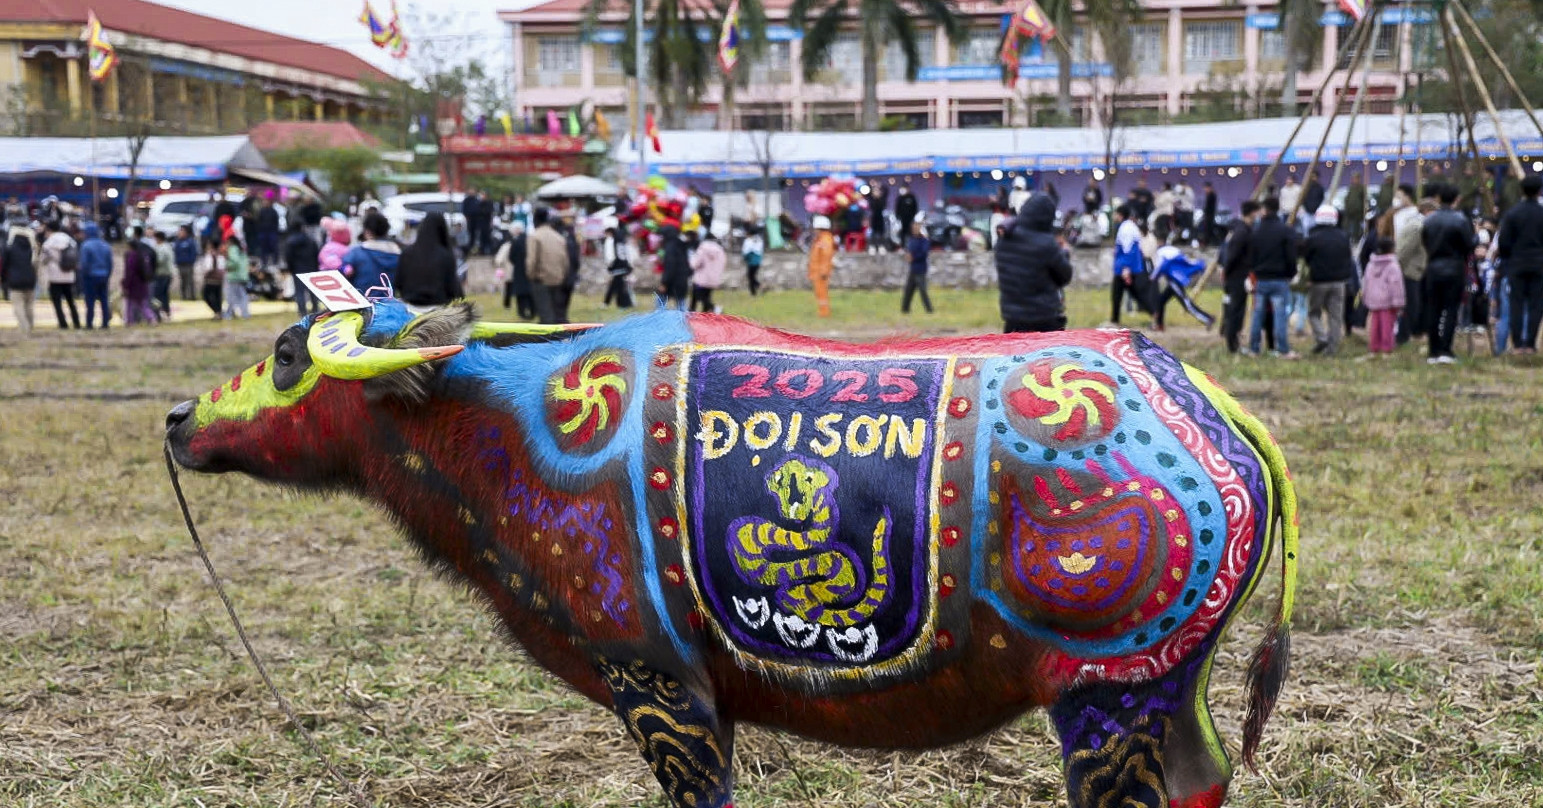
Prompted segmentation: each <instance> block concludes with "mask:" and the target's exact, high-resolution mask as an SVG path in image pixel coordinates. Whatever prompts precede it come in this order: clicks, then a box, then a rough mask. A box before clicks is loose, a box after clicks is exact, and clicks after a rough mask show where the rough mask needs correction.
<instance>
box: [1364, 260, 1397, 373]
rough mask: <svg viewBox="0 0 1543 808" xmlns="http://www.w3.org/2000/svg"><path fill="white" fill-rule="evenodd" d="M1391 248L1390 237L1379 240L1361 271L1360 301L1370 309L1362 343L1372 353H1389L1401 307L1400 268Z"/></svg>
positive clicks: (1385, 354)
mask: <svg viewBox="0 0 1543 808" xmlns="http://www.w3.org/2000/svg"><path fill="white" fill-rule="evenodd" d="M1393 249H1394V243H1393V239H1390V238H1384V239H1381V240H1379V241H1378V242H1377V253H1376V255H1373V256H1372V258H1371V260H1370V261H1367V262H1366V270H1365V271H1364V272H1362V273H1361V301H1362V302H1363V303H1365V304H1366V310H1367V311H1368V312H1370V315H1369V316H1368V317H1367V320H1366V342H1367V346H1368V348H1370V350H1371V355H1372V356H1377V355H1379V354H1380V355H1382V356H1389V355H1391V354H1392V353H1393V347H1394V343H1393V326H1394V325H1395V324H1396V323H1397V322H1398V314H1399V312H1400V311H1402V310H1403V308H1404V271H1403V270H1402V269H1401V268H1400V267H1399V265H1398V256H1397V255H1395V254H1394V252H1393Z"/></svg>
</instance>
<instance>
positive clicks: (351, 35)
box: [155, 0, 538, 73]
mask: <svg viewBox="0 0 1543 808" xmlns="http://www.w3.org/2000/svg"><path fill="white" fill-rule="evenodd" d="M537 1H538V0H398V5H399V6H400V8H401V11H402V16H403V17H404V18H409V17H411V16H412V13H413V8H412V7H414V6H416V7H417V8H418V9H419V10H423V11H428V10H429V9H432V10H433V13H435V14H445V13H449V14H452V15H454V16H455V17H457V18H458V24H457V25H454V26H451V27H447V28H440V29H437V30H434V31H416V30H413V28H412V27H411V26H409V27H407V29H406V31H405V33H406V34H407V39H408V41H409V43H411V42H412V41H413V40H414V39H415V38H419V37H434V38H437V39H440V40H441V41H445V38H447V37H465V39H464V40H462V41H464V42H465V44H466V48H465V50H466V51H467V52H468V56H477V55H480V56H481V57H482V58H483V59H484V61H487V62H490V63H493V64H503V63H504V59H505V52H506V50H507V47H508V46H507V44H506V43H505V42H504V41H503V38H502V34H503V30H504V29H503V26H501V25H500V24H499V22H498V18H497V16H496V14H497V12H498V11H500V10H505V9H515V8H524V7H525V6H530V5H535V3H536V2H537ZM155 2H158V3H161V4H163V5H168V6H177V7H178V8H185V9H187V10H189V11H196V12H198V13H200V14H205V15H208V16H211V17H219V18H221V19H228V20H230V21H232V22H238V23H241V24H243V25H250V26H252V27H254V28H262V29H266V30H269V31H276V32H278V33H281V34H286V35H288V36H294V37H299V38H301V39H309V40H313V41H316V42H323V43H326V44H328V45H332V46H335V47H339V48H344V49H346V50H350V51H353V52H354V53H357V54H359V55H360V56H362V57H364V58H365V59H368V60H369V61H370V62H371V63H373V64H375V65H377V66H379V67H380V68H381V69H382V70H385V71H387V72H390V73H394V72H395V71H396V68H397V67H398V65H396V64H395V60H393V59H391V58H390V57H389V56H387V55H386V54H385V52H384V51H382V50H380V49H379V48H376V47H375V46H374V45H372V44H371V43H370V39H369V35H368V33H367V32H366V29H365V27H364V26H363V25H362V24H361V23H360V22H359V14H360V12H361V11H362V10H363V9H364V0H238V2H231V0H155ZM372 4H373V5H374V6H375V10H376V12H377V13H379V14H382V15H389V14H390V13H391V0H373V3H372ZM458 50H459V48H458ZM411 61H412V60H411V59H409V60H408V62H411Z"/></svg>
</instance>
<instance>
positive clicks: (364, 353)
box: [307, 311, 465, 380]
mask: <svg viewBox="0 0 1543 808" xmlns="http://www.w3.org/2000/svg"><path fill="white" fill-rule="evenodd" d="M362 330H364V317H362V316H361V315H360V314H359V313H358V312H352V311H345V312H341V313H339V314H334V315H332V316H331V317H328V318H326V319H324V320H322V321H321V322H319V323H317V324H316V325H314V326H312V327H311V335H310V339H309V340H308V342H307V348H308V349H309V351H310V353H311V361H312V362H314V363H315V364H316V367H317V369H319V370H320V371H321V372H322V373H324V374H326V375H328V376H331V377H332V378H334V379H345V380H352V379H373V378H376V377H378V376H384V375H386V374H387V373H392V372H394V371H398V370H403V369H406V368H410V367H413V366H415V365H421V364H423V363H425V362H432V361H434V360H436V359H444V358H446V357H451V356H455V355H456V354H458V353H460V352H461V350H462V349H463V348H464V347H465V346H462V345H442V346H438V347H434V348H372V347H370V346H368V345H365V344H364V343H361V342H360V341H359V332H360V331H362Z"/></svg>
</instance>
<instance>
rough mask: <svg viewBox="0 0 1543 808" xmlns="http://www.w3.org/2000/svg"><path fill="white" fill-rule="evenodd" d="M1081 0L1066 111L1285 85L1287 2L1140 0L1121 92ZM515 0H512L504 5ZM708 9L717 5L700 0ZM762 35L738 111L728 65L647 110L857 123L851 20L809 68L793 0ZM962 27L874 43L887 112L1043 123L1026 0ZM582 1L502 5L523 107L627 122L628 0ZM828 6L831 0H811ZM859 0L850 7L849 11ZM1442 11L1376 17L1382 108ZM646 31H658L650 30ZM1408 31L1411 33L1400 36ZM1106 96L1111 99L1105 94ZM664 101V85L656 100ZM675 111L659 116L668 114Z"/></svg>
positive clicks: (1245, 105) (1246, 96) (1053, 65)
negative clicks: (1011, 61)
mask: <svg viewBox="0 0 1543 808" xmlns="http://www.w3.org/2000/svg"><path fill="white" fill-rule="evenodd" d="M1316 1H1317V4H1319V5H1321V6H1322V11H1321V17H1320V18H1319V19H1318V20H1317V21H1316V24H1317V25H1319V26H1320V27H1322V29H1323V36H1322V44H1321V46H1318V47H1317V48H1316V52H1315V53H1314V55H1313V58H1312V59H1311V60H1309V61H1310V64H1309V65H1308V66H1307V67H1306V68H1305V69H1304V70H1302V72H1301V74H1300V75H1299V77H1298V81H1297V85H1296V87H1297V99H1296V100H1297V103H1298V104H1305V103H1307V102H1308V101H1310V100H1311V99H1312V97H1313V91H1314V89H1315V88H1316V87H1318V86H1319V84H1320V83H1321V82H1322V80H1323V78H1324V74H1325V72H1326V71H1325V69H1324V68H1325V65H1332V64H1334V63H1335V59H1336V54H1337V53H1338V52H1339V48H1340V45H1341V44H1342V43H1343V42H1344V41H1345V39H1346V37H1347V36H1348V34H1349V33H1350V30H1351V29H1350V28H1349V23H1350V19H1349V17H1348V16H1347V15H1346V14H1344V13H1343V12H1342V11H1340V10H1338V8H1337V7H1336V3H1335V2H1334V0H1316ZM1089 2H1091V0H1085V1H1084V2H1081V3H1077V4H1076V6H1077V7H1078V8H1077V11H1076V17H1077V19H1076V20H1075V22H1074V23H1073V24H1072V25H1070V26H1067V27H1066V29H1064V30H1062V31H1061V36H1062V37H1064V39H1065V41H1066V44H1067V46H1068V48H1069V49H1070V51H1071V53H1070V60H1069V61H1070V65H1069V66H1068V71H1067V72H1068V73H1069V74H1070V76H1071V79H1072V80H1071V87H1070V90H1071V98H1070V102H1071V113H1072V116H1073V118H1074V119H1075V120H1076V122H1078V123H1082V124H1084V125H1087V124H1096V122H1097V121H1098V120H1099V119H1100V118H1101V117H1102V116H1103V109H1104V108H1105V107H1106V106H1107V105H1108V104H1109V103H1117V104H1118V106H1119V108H1120V109H1121V110H1122V111H1124V112H1125V114H1123V115H1122V117H1123V118H1124V119H1126V120H1127V121H1130V120H1137V119H1139V120H1142V121H1150V120H1174V119H1180V118H1182V117H1183V116H1185V115H1187V114H1192V113H1196V112H1197V111H1202V112H1203V111H1205V110H1206V109H1207V108H1209V107H1217V106H1228V105H1230V106H1233V107H1234V111H1235V112H1236V114H1237V115H1239V116H1243V115H1244V113H1245V111H1250V112H1251V111H1254V110H1256V109H1258V108H1263V109H1266V110H1268V109H1272V108H1274V107H1275V105H1278V104H1279V102H1280V98H1281V92H1282V91H1281V87H1282V86H1283V81H1284V75H1285V66H1286V60H1285V37H1284V32H1283V31H1282V30H1281V27H1280V15H1279V8H1280V2H1279V0H1246V2H1237V1H1236V0H1142V2H1141V4H1140V5H1141V7H1142V15H1141V18H1140V20H1139V21H1138V22H1136V23H1135V24H1133V25H1131V26H1130V29H1129V32H1130V48H1131V65H1132V67H1133V69H1134V74H1133V75H1132V76H1131V77H1130V78H1129V79H1128V80H1127V81H1125V82H1124V83H1123V84H1122V85H1121V86H1120V87H1119V88H1118V92H1117V93H1116V92H1115V91H1114V88H1113V84H1114V82H1113V79H1112V78H1111V76H1112V73H1113V69H1112V66H1111V65H1110V64H1109V63H1108V61H1107V60H1106V59H1105V58H1104V57H1103V47H1102V44H1101V43H1100V42H1099V41H1098V38H1097V37H1096V36H1092V35H1091V32H1090V29H1089V26H1088V25H1087V23H1086V19H1085V13H1084V11H1083V9H1085V8H1086V7H1087V5H1088V3H1089ZM511 5H514V3H512V2H511ZM698 5H699V6H700V7H701V8H703V9H709V10H710V9H711V8H712V7H713V4H711V3H706V4H698ZM762 5H763V6H764V8H765V11H766V19H767V30H766V31H765V35H766V39H767V43H766V48H765V50H764V52H763V53H762V54H761V55H760V56H759V57H758V58H755V59H750V60H748V62H747V66H748V70H745V69H743V68H742V70H743V74H742V75H743V83H742V84H741V85H740V86H739V87H738V88H737V89H736V90H735V92H734V103H733V107H732V115H726V114H721V113H723V112H726V111H727V110H726V109H725V107H724V103H723V102H724V99H723V92H722V87H721V84H722V83H721V81H720V79H719V76H718V75H717V74H716V71H714V73H715V74H714V75H713V76H711V79H710V81H709V83H708V89H707V92H706V93H705V95H704V97H703V98H702V99H701V102H700V103H699V104H698V105H696V106H695V107H694V108H693V109H690V110H686V111H681V110H663V109H660V108H659V107H658V105H657V103H655V104H654V105H653V108H654V111H655V112H656V113H659V114H660V117H661V118H662V119H666V120H669V119H673V123H674V124H675V125H676V126H678V127H679V128H682V129H706V128H713V127H715V126H716V127H721V128H728V127H730V126H732V128H734V129H740V130H745V129H772V130H811V131H832V130H847V129H854V128H856V126H857V124H858V120H859V118H860V112H861V108H862V41H861V38H860V35H859V32H858V30H857V19H856V17H855V16H851V15H850V14H849V15H848V16H847V17H846V18H844V19H843V21H842V28H841V32H840V34H839V35H838V37H837V40H836V42H835V44H834V45H833V46H832V47H831V49H830V51H829V53H828V55H827V59H826V61H825V64H824V66H823V69H821V70H819V71H816V74H815V75H813V76H806V75H805V74H804V71H803V70H802V69H800V67H801V65H802V63H803V40H804V32H803V31H802V30H800V29H799V28H798V27H797V26H795V25H793V24H792V21H791V20H790V19H789V9H790V8H791V6H792V0H764V2H763V4H762ZM955 5H956V6H957V8H958V10H959V13H960V15H961V16H962V17H963V19H964V22H965V25H966V30H965V34H964V37H963V38H962V39H961V40H960V41H958V42H950V41H949V39H948V37H946V36H941V35H940V34H939V31H938V30H937V29H936V28H935V27H934V26H933V25H932V24H931V23H927V22H922V23H920V24H919V25H918V31H917V34H918V36H917V42H916V44H917V50H918V51H919V54H918V55H919V57H920V59H919V62H918V64H917V67H918V71H917V75H916V77H915V78H914V80H908V79H907V77H906V72H905V60H904V58H903V55H902V53H901V49H900V46H899V44H898V43H897V42H894V41H891V42H889V43H887V45H886V47H885V48H884V50H883V52H882V53H881V54H880V55H879V64H878V73H879V75H878V88H877V93H876V94H877V97H878V103H879V111H880V115H881V117H883V118H885V119H888V121H889V122H890V123H892V124H896V125H899V126H900V127H901V128H907V129H951V128H988V127H1003V126H1009V125H1018V126H1023V125H1033V124H1043V123H1044V121H1045V119H1047V118H1049V117H1050V116H1052V115H1055V114H1056V106H1057V104H1056V101H1057V94H1058V88H1059V75H1060V64H1059V62H1058V58H1057V55H1056V53H1055V50H1054V48H1049V49H1047V48H1045V47H1042V46H1041V45H1040V43H1039V42H1037V41H1030V40H1029V39H1027V38H1025V39H1024V40H1021V41H1020V44H1021V47H1022V51H1021V59H1022V63H1021V68H1020V71H1019V78H1018V80H1017V81H1016V82H1013V83H1009V84H1005V85H1004V83H1003V74H1002V67H1001V57H1000V52H1001V47H1002V36H1003V32H1004V31H1005V30H1006V29H1007V25H1008V20H1009V18H1010V17H1011V15H1012V14H1013V13H1014V11H1015V10H1016V9H1017V8H1019V7H1021V5H1022V3H1021V2H1017V1H1016V0H1015V1H1014V2H995V1H994V0H993V1H990V2H988V1H987V0H959V2H957V3H956V4H955ZM589 6H590V2H589V0H547V2H538V3H536V4H535V5H529V6H525V7H523V8H519V9H511V10H507V11H502V12H500V13H499V18H500V19H501V20H503V22H504V24H505V25H506V26H507V27H508V31H509V38H510V40H511V45H512V47H511V54H512V56H513V62H514V64H513V82H512V84H513V89H514V94H515V99H516V109H515V111H514V112H515V115H516V116H517V117H521V118H526V119H531V120H536V121H539V120H541V119H542V117H543V116H544V115H545V113H546V111H547V110H556V111H558V113H559V115H561V114H563V111H564V110H566V109H568V108H569V107H575V106H583V107H591V106H592V107H594V108H596V109H599V110H601V111H602V112H604V113H605V114H606V115H607V116H608V117H610V118H611V119H612V120H617V121H626V120H628V116H627V112H626V110H627V109H628V105H629V103H630V102H629V99H630V90H629V84H630V82H629V80H628V79H627V77H626V75H625V74H624V72H623V67H622V65H623V64H624V62H625V61H627V60H624V58H623V55H622V53H621V49H622V48H623V47H626V45H625V43H626V40H627V36H626V31H625V26H626V25H627V24H628V20H629V19H630V14H629V13H628V9H630V7H631V3H629V2H625V0H611V2H610V4H609V5H608V6H607V8H606V10H605V11H603V12H601V13H599V14H597V15H594V18H593V19H591V18H590V17H589V15H588V14H587V9H588V8H589ZM816 6H817V7H819V8H823V7H825V6H824V5H821V4H816ZM859 6H860V4H849V8H852V9H856V8H858V7H859ZM699 19H700V20H701V23H700V25H699V29H698V30H699V35H700V36H701V37H703V38H704V40H707V41H709V42H716V40H717V36H718V32H717V29H716V28H715V27H713V25H712V24H711V22H710V19H709V14H708V12H701V16H700V17H699ZM1433 20H1434V15H1432V14H1430V13H1429V12H1428V10H1426V11H1422V10H1419V9H1408V8H1404V9H1390V10H1389V11H1388V13H1387V14H1385V15H1383V16H1382V18H1381V19H1380V23H1379V25H1378V27H1377V34H1376V40H1375V46H1374V48H1373V60H1372V67H1371V73H1370V84H1369V90H1368V95H1367V101H1368V104H1367V109H1368V111H1371V112H1389V111H1391V110H1392V109H1393V108H1394V105H1395V103H1396V102H1397V99H1399V98H1400V97H1406V96H1407V93H1406V91H1405V90H1406V83H1407V78H1408V76H1410V75H1412V71H1413V70H1414V48H1413V47H1410V46H1409V45H1410V43H1411V42H1415V41H1418V40H1420V39H1421V38H1422V37H1427V36H1428V34H1429V32H1428V30H1426V31H1424V32H1422V31H1421V29H1422V28H1426V29H1428V28H1429V26H1430V25H1431V24H1432V21H1433ZM645 36H651V33H650V34H645ZM1400 41H1402V42H1403V43H1404V46H1398V44H1397V43H1399V42H1400ZM1359 83H1360V82H1359V78H1357V79H1356V80H1355V81H1353V82H1351V81H1348V79H1347V76H1346V73H1345V72H1341V73H1339V74H1337V75H1335V76H1334V78H1333V80H1332V81H1331V82H1330V84H1329V87H1328V92H1327V93H1326V94H1325V96H1324V99H1325V100H1324V102H1323V106H1324V107H1325V108H1327V107H1329V106H1331V105H1333V104H1334V103H1336V102H1337V103H1340V104H1342V105H1345V106H1348V105H1349V104H1350V103H1351V99H1353V98H1354V96H1355V94H1356V92H1357V89H1356V87H1355V86H1353V85H1357V84H1359ZM1111 97H1113V99H1114V100H1113V101H1111V100H1110V99H1111ZM653 100H654V101H655V102H657V100H658V99H657V96H654V97H653ZM667 112H668V113H673V114H671V115H664V114H663V113H667Z"/></svg>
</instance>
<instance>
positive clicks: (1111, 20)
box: [1040, 0, 1141, 122]
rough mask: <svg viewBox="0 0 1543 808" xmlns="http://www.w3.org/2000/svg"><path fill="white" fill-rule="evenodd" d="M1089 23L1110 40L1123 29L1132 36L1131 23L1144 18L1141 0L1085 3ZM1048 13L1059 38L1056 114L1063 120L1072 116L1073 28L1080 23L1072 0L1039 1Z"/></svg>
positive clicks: (1054, 43)
mask: <svg viewBox="0 0 1543 808" xmlns="http://www.w3.org/2000/svg"><path fill="white" fill-rule="evenodd" d="M1083 5H1084V6H1086V12H1087V26H1088V28H1089V29H1091V30H1092V31H1093V32H1094V33H1096V34H1098V35H1099V36H1100V37H1101V38H1103V40H1104V41H1105V42H1106V43H1107V42H1110V41H1111V40H1112V38H1113V37H1114V36H1116V33H1115V32H1122V34H1121V35H1123V36H1125V37H1127V38H1128V37H1129V36H1130V26H1131V25H1132V24H1133V23H1135V22H1136V21H1137V20H1139V19H1141V1H1140V0H1109V1H1107V2H1089V3H1084V4H1083ZM1040 8H1041V9H1043V10H1044V12H1045V16H1046V17H1048V18H1049V19H1050V22H1051V23H1053V24H1054V25H1055V29H1056V37H1055V39H1053V40H1051V43H1050V44H1051V47H1053V48H1055V55H1056V105H1055V106H1056V110H1055V111H1056V116H1057V117H1059V118H1060V119H1061V120H1062V121H1063V122H1069V121H1070V120H1071V117H1072V58H1073V57H1074V56H1075V55H1076V54H1073V53H1072V45H1071V43H1072V40H1071V36H1072V30H1073V28H1074V27H1075V26H1076V24H1077V17H1076V8H1075V7H1074V4H1073V0H1045V1H1044V2H1042V3H1040Z"/></svg>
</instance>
